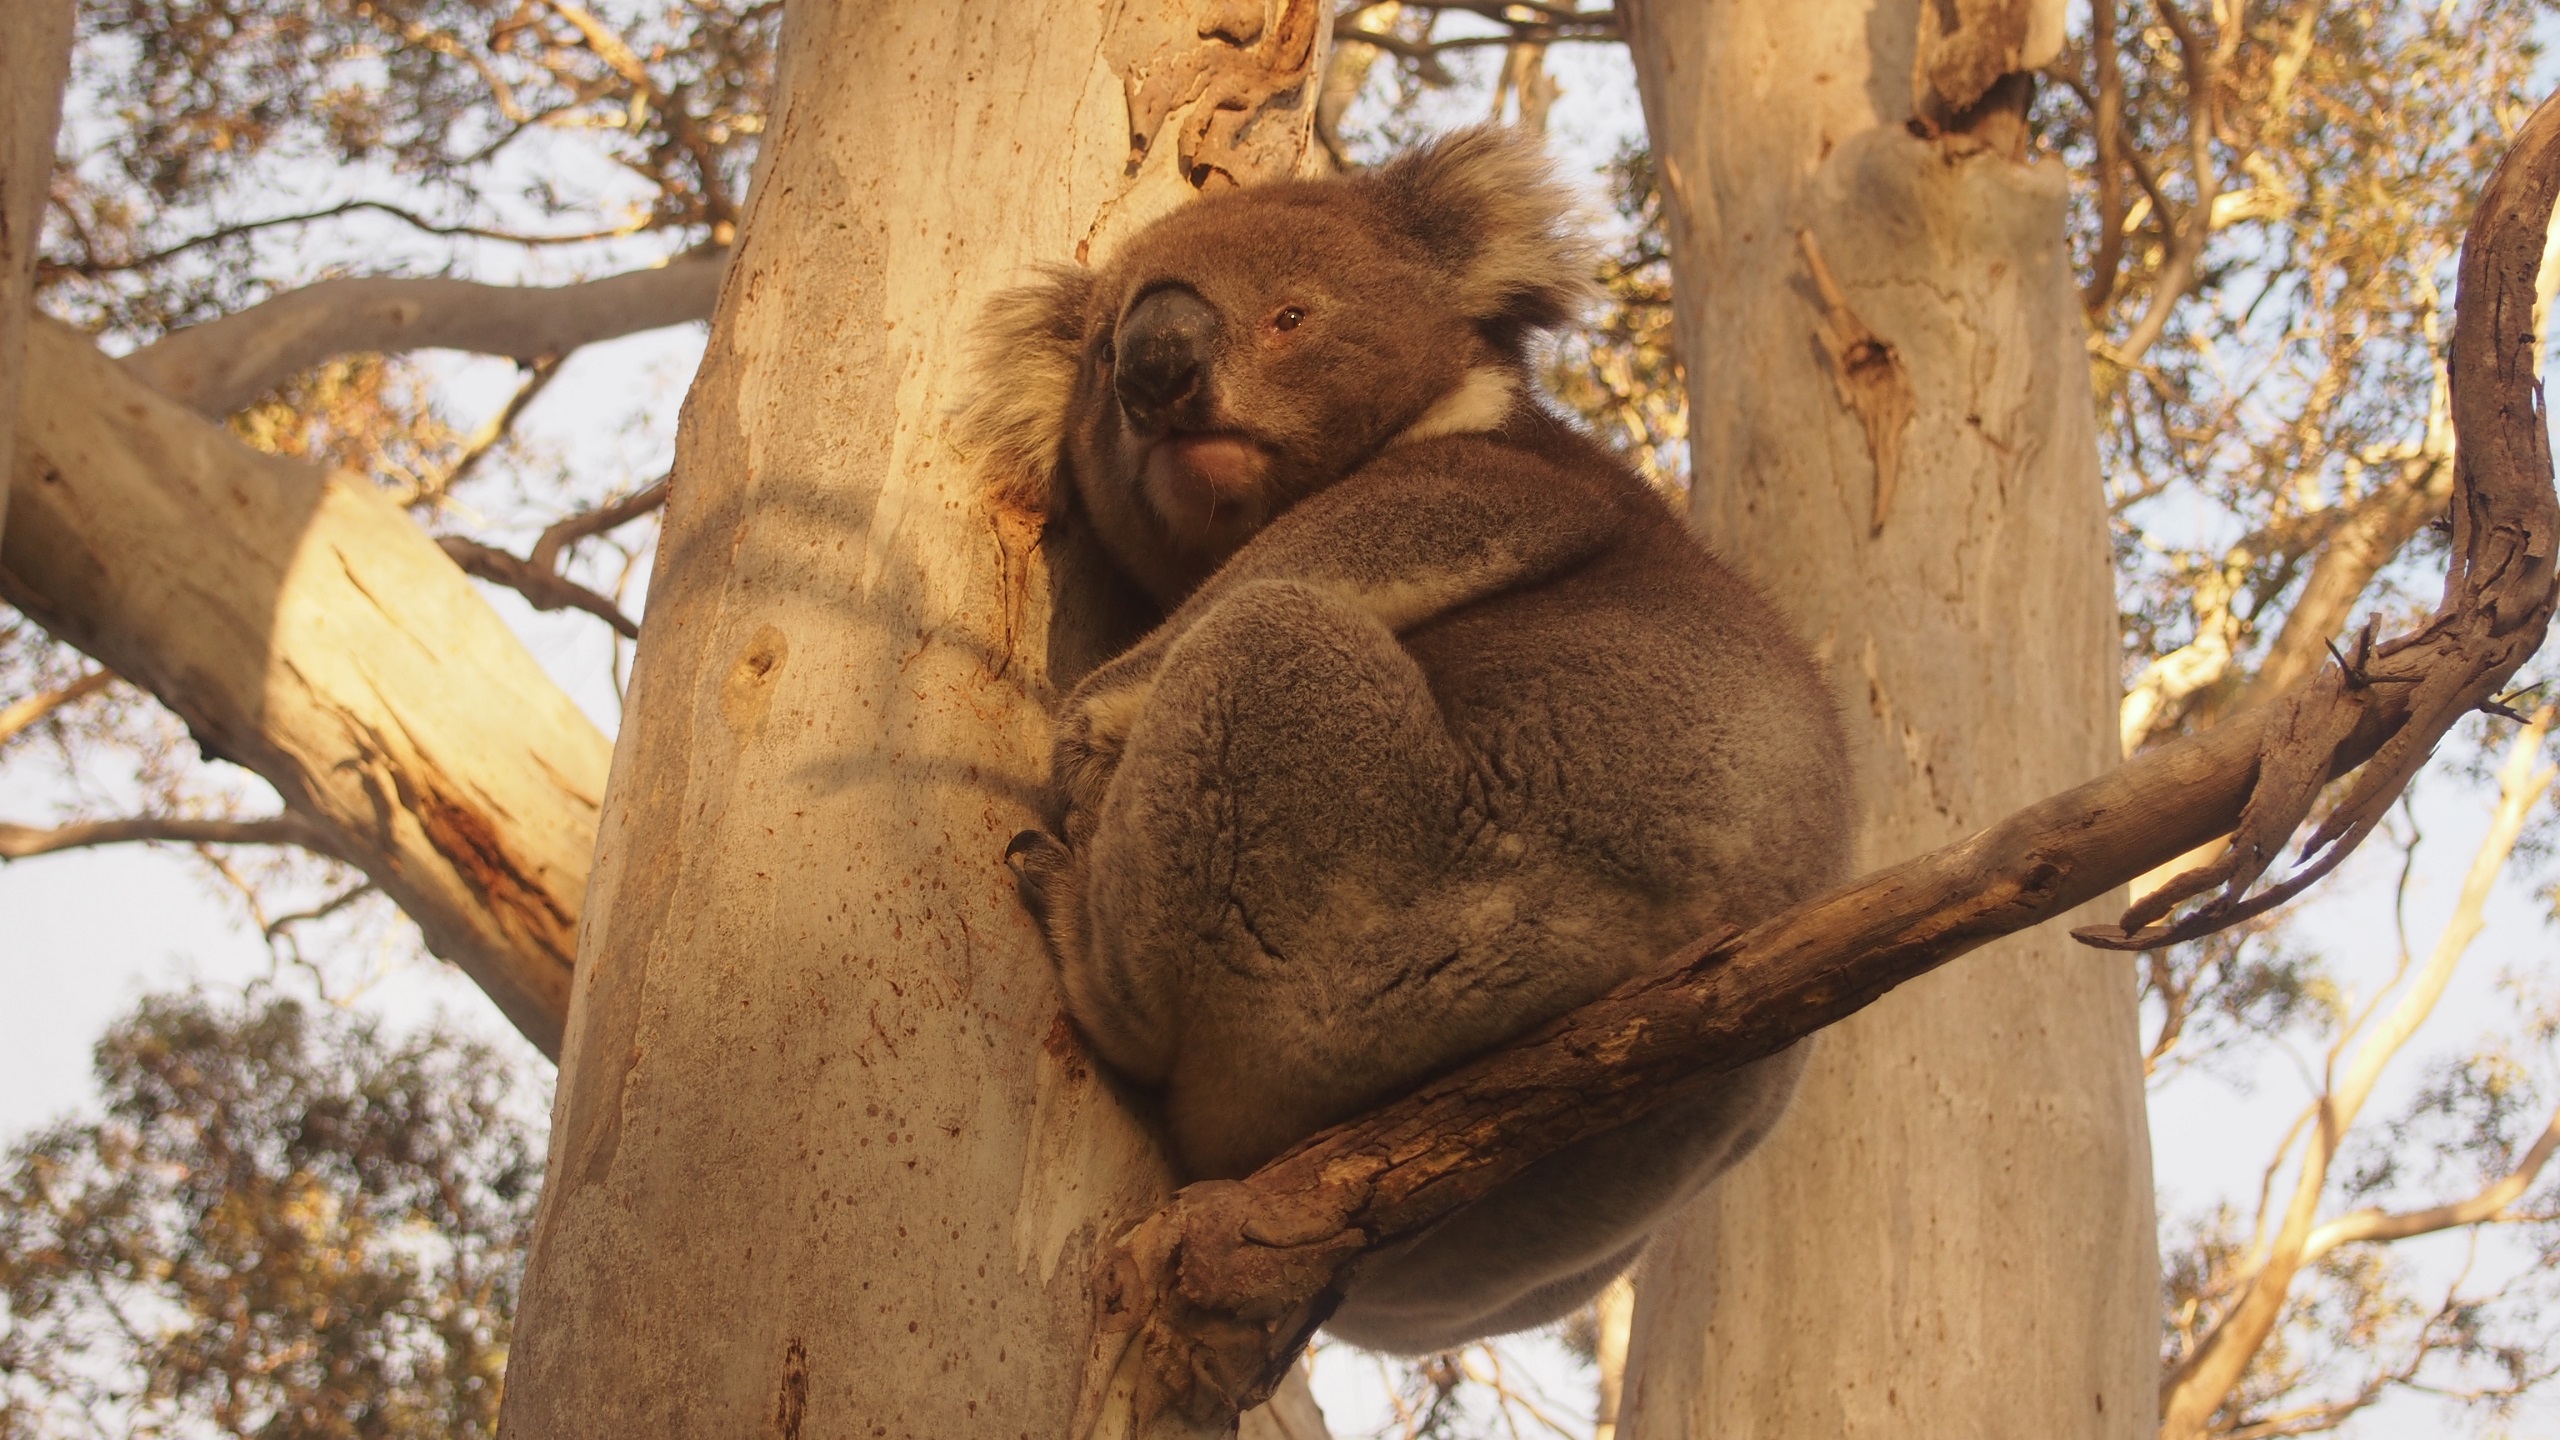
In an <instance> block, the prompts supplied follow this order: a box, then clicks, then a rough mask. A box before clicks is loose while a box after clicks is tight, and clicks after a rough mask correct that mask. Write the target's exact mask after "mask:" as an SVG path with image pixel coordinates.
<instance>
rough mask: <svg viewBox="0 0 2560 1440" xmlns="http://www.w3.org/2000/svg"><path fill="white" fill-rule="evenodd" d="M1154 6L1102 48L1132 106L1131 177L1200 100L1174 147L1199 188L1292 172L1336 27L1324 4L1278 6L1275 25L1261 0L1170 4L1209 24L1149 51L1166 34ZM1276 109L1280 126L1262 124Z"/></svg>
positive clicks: (1137, 13)
mask: <svg viewBox="0 0 2560 1440" xmlns="http://www.w3.org/2000/svg"><path fill="white" fill-rule="evenodd" d="M1152 8H1154V7H1148V6H1133V7H1131V8H1130V10H1129V11H1128V12H1127V13H1125V14H1123V15H1122V16H1121V17H1120V18H1119V19H1118V20H1116V21H1115V22H1114V24H1113V27H1112V33H1111V35H1110V38H1109V39H1108V40H1107V41H1106V42H1105V45H1106V48H1107V51H1108V58H1109V61H1110V64H1111V68H1112V69H1113V70H1115V71H1117V72H1119V75H1120V85H1121V89H1122V91H1123V92H1124V93H1125V95H1126V97H1127V100H1128V105H1129V170H1130V173H1131V174H1135V173H1137V169H1138V162H1139V161H1140V160H1142V159H1143V158H1145V155H1146V152H1147V148H1148V146H1149V145H1151V144H1153V143H1154V139H1153V137H1154V136H1155V134H1156V132H1157V131H1158V130H1160V129H1162V128H1163V126H1164V122H1165V121H1166V120H1167V119H1169V118H1170V117H1171V116H1172V115H1173V112H1175V111H1177V110H1179V109H1181V108H1182V107H1184V106H1186V105H1194V104H1195V103H1196V105H1197V108H1196V109H1194V110H1193V111H1192V113H1191V117H1190V119H1189V120H1188V121H1186V122H1185V123H1184V125H1183V127H1182V132H1181V134H1180V135H1179V136H1178V137H1177V139H1176V142H1175V143H1176V145H1177V146H1178V147H1179V148H1178V149H1177V150H1176V152H1175V155H1176V158H1177V159H1178V160H1179V161H1180V166H1179V168H1180V170H1181V172H1182V177H1183V178H1184V179H1186V180H1188V181H1190V182H1191V184H1192V185H1193V186H1194V187H1195V188H1206V187H1207V186H1208V183H1209V180H1210V177H1212V176H1213V175H1214V176H1217V177H1219V178H1220V179H1222V180H1223V182H1224V183H1225V184H1227V185H1230V186H1232V185H1234V184H1236V183H1237V181H1238V177H1240V176H1270V175H1288V174H1293V173H1295V172H1296V171H1297V169H1298V166H1299V162H1300V160H1301V159H1302V158H1303V157H1304V156H1305V154H1306V149H1307V127H1306V124H1305V123H1304V120H1303V118H1302V116H1301V115H1300V113H1299V112H1301V111H1303V110H1304V109H1305V108H1306V103H1307V101H1308V99H1309V96H1308V93H1307V92H1308V88H1309V86H1311V85H1312V84H1314V83H1315V82H1316V79H1317V72H1316V68H1315V56H1316V53H1317V47H1318V46H1320V45H1321V44H1322V43H1323V41H1324V38H1325V36H1327V35H1328V34H1330V33H1331V31H1332V28H1333V10H1332V7H1331V6H1330V5H1329V4H1328V3H1326V0H1281V3H1280V7H1279V9H1280V13H1279V15H1278V17H1277V19H1276V20H1275V19H1270V18H1267V17H1266V16H1265V14H1264V10H1263V0H1219V3H1215V4H1210V5H1203V6H1198V7H1193V6H1190V5H1176V6H1171V7H1168V8H1170V9H1171V10H1172V11H1173V12H1174V13H1175V14H1176V15H1177V16H1179V15H1180V14H1182V13H1183V12H1188V11H1191V10H1193V9H1195V8H1196V9H1197V10H1198V11H1199V13H1200V14H1201V15H1202V17H1203V18H1201V19H1199V20H1196V21H1193V22H1191V23H1190V24H1189V25H1187V26H1186V27H1185V28H1186V29H1188V30H1190V31H1191V32H1192V38H1190V39H1187V40H1183V39H1175V40H1161V39H1156V40H1155V43H1153V44H1152V45H1150V44H1148V41H1149V40H1151V39H1154V37H1156V36H1157V35H1158V34H1159V33H1160V32H1161V31H1162V30H1163V29H1164V28H1165V20H1164V16H1163V15H1160V14H1150V13H1147V12H1148V11H1149V10H1150V9H1152ZM1142 47H1143V49H1142ZM1273 109H1278V110H1281V111H1284V112H1287V114H1286V117H1285V120H1284V122H1283V123H1277V124H1259V123H1257V122H1259V121H1262V120H1264V119H1265V118H1266V116H1265V112H1266V111H1269V110H1273Z"/></svg>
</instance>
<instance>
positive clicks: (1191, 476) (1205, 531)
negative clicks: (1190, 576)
mask: <svg viewBox="0 0 2560 1440" xmlns="http://www.w3.org/2000/svg"><path fill="white" fill-rule="evenodd" d="M1144 467H1145V468H1144V472H1143V477H1142V478H1143V481H1144V484H1145V488H1146V495H1147V503H1148V504H1149V505H1151V506H1152V507H1153V508H1154V509H1155V512H1156V513H1157V514H1158V515H1160V516H1162V517H1164V520H1165V522H1166V523H1167V524H1168V525H1170V526H1171V527H1172V528H1173V529H1174V531H1175V532H1176V533H1178V534H1190V535H1195V536H1201V537H1204V538H1205V537H1207V536H1209V535H1211V534H1212V533H1214V532H1216V531H1218V530H1221V529H1224V528H1227V527H1229V526H1233V525H1237V524H1243V525H1255V524H1259V523H1261V520H1262V518H1263V516H1262V513H1261V512H1262V508H1263V507H1262V501H1263V498H1264V485H1263V480H1264V478H1265V477H1266V476H1267V475H1268V474H1269V473H1270V469H1271V455H1270V452H1269V451H1266V450H1265V449H1263V448H1262V446H1261V445H1259V444H1257V443H1256V442H1255V441H1253V440H1252V439H1251V438H1249V437H1247V436H1244V435H1240V434H1237V433H1236V432H1234V431H1231V430H1174V431H1169V432H1167V433H1166V434H1164V435H1162V436H1159V437H1157V439H1156V440H1155V441H1154V442H1153V443H1151V444H1150V445H1148V446H1147V455H1146V460H1145V462H1144Z"/></svg>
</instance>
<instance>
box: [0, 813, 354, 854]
mask: <svg viewBox="0 0 2560 1440" xmlns="http://www.w3.org/2000/svg"><path fill="white" fill-rule="evenodd" d="M154 841H158V842H162V843H175V844H180V845H299V846H301V847H302V848H303V849H305V850H310V851H314V852H316V853H318V854H322V855H328V856H333V857H334V856H336V855H337V853H338V852H337V850H336V849H335V848H333V847H334V845H335V841H334V840H333V839H332V838H331V837H330V835H329V833H328V832H327V831H325V830H323V829H322V828H321V827H320V826H318V825H316V824H314V823H312V822H311V821H310V820H308V819H306V818H304V817H303V816H300V815H297V814H295V813H293V812H292V811H290V810H288V811H286V812H284V813H283V814H281V815H269V816H267V817H265V818H264V819H259V820H182V819H179V818H177V817H175V816H168V815H137V816H134V817H133V818H131V819H127V820H79V821H74V822H72V823H71V824H68V825H56V826H54V827H53V828H51V829H49V830H48V829H42V828H39V827H37V826H33V825H11V824H7V823H0V860H25V859H29V858H31V857H33V856H37V855H50V854H53V853H54V852H55V851H57V850H81V849H86V848H88V847H90V846H94V845H130V844H134V843H137V842H141V843H149V842H154Z"/></svg>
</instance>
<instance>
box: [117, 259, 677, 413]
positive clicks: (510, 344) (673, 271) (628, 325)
mask: <svg viewBox="0 0 2560 1440" xmlns="http://www.w3.org/2000/svg"><path fill="white" fill-rule="evenodd" d="M727 268H728V256H727V255H726V254H713V255H698V256H689V257H687V258H684V259H681V260H676V261H672V262H670V263H668V264H666V265H664V266H661V267H659V268H656V269H653V270H633V271H627V272H625V273H623V274H620V275H609V276H606V277H605V278H603V279H601V280H587V281H581V282H579V283H577V284H574V285H558V286H512V285H480V284H475V283H473V282H471V281H467V280H445V279H404V278H383V279H355V280H323V281H321V282H320V283H318V284H316V285H306V286H304V287H303V288H301V289H299V290H295V291H291V292H289V293H287V294H283V295H279V296H277V297H276V298H274V299H272V300H269V301H266V302H265V303H263V304H259V305H252V306H250V307H249V308H248V309H246V310H243V311H241V312H240V313H238V314H236V315H226V316H224V317H223V318H221V319H219V320H213V321H209V322H207V323H205V324H202V325H197V326H192V327H190V328H188V329H185V330H180V331H178V332H176V333H175V334H172V335H169V336H167V337H166V338H164V339H161V340H159V341H157V342H155V343H153V344H150V345H146V346H144V347H143V348H142V349H140V350H137V351H135V352H134V353H133V354H131V355H128V356H126V357H125V359H124V363H125V366H126V367H127V368H128V369H130V370H131V371H132V372H133V373H134V374H135V375H137V376H139V377H140V378H141V379H142V380H143V382H144V383H146V384H148V385H150V386H151V387H152V388H154V389H156V390H158V391H160V393H162V394H164V395H167V396H169V397H170V398H172V399H175V400H177V401H179V402H180V403H181V404H184V405H186V406H187V407H189V408H190V409H193V410H194V411H195V412H196V413H197V414H200V415H208V416H214V417H217V418H218V417H220V416H224V415H228V414H230V413H231V412H232V411H234V410H237V409H239V408H241V407H242V406H244V405H247V404H248V403H249V402H250V401H252V400H255V399H257V398H258V397H259V396H261V395H264V394H266V393H267V392H268V391H270V390H273V389H274V388H276V387H277V386H278V385H281V384H283V383H284V382H285V381H287V380H289V379H291V378H293V377H294V376H296V375H299V374H301V373H302V372H303V371H305V370H308V369H310V368H311V367H312V366H314V365H317V364H319V363H320V362H322V361H324V360H327V359H328V358H330V357H331V356H333V355H345V354H349V353H352V352H356V351H397V350H418V349H427V348H438V349H446V350H468V351H472V352H474V353H476V354H481V355H503V356H506V357H508V358H509V359H512V360H517V361H521V362H524V363H527V364H530V363H533V362H535V361H539V360H542V359H544V358H546V357H553V356H563V355H567V354H568V353H569V352H570V351H572V350H575V349H577V348H578V347H579V346H581V345H587V344H592V343H594V342H596V341H599V340H610V339H613V338H614V337H616V336H620V335H632V334H637V333H638V332H640V331H643V330H654V329H657V328H659V327H660V326H665V325H679V324H682V323H684V322H686V321H688V320H703V319H708V318H709V317H710V315H711V306H712V304H713V302H714V301H716V300H717V299H719V296H720V277H721V275H722V274H723V273H724V272H725V271H726V270H727Z"/></svg>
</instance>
